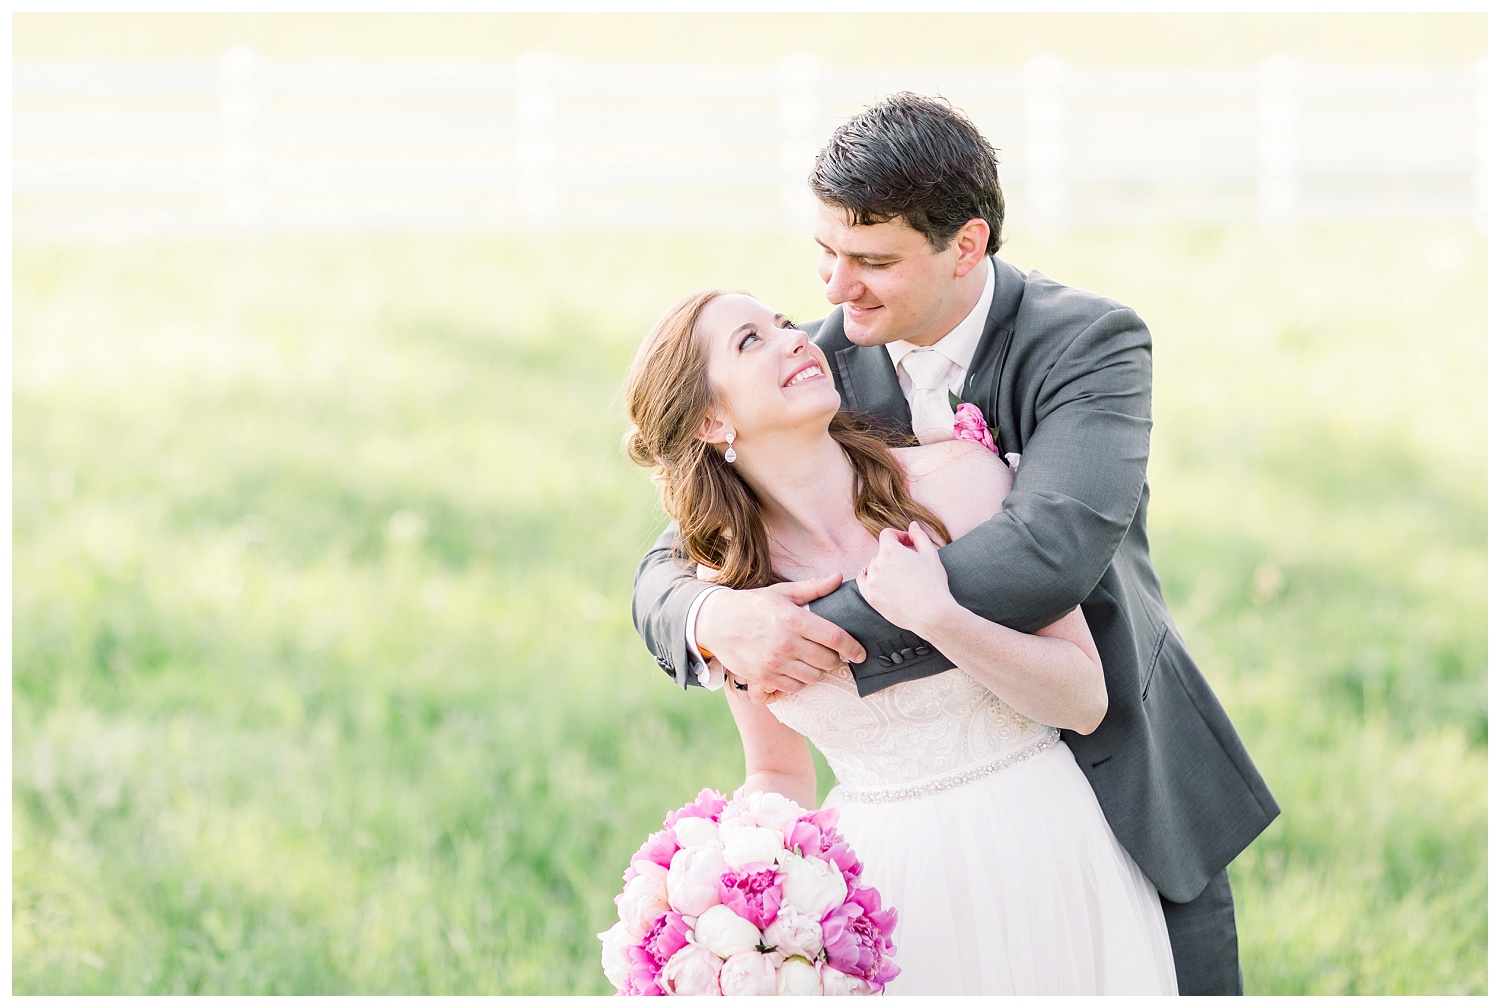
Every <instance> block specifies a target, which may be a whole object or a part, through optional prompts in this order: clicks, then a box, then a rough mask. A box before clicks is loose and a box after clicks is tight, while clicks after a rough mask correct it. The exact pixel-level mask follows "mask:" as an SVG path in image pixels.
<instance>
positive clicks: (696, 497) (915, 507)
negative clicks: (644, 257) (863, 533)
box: [625, 290, 948, 588]
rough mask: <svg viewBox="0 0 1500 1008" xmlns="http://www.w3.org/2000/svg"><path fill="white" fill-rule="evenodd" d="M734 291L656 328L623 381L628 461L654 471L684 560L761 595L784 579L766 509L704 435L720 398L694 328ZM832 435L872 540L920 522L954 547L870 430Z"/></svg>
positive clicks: (842, 422) (682, 304) (831, 428)
mask: <svg viewBox="0 0 1500 1008" xmlns="http://www.w3.org/2000/svg"><path fill="white" fill-rule="evenodd" d="M732 293H744V292H742V291H725V290H707V291H699V292H698V293H696V294H691V295H689V296H688V297H686V298H684V299H683V300H681V301H679V302H678V303H677V304H676V305H674V306H673V307H672V308H671V309H670V310H669V311H668V312H667V313H666V314H665V315H663V316H662V317H661V319H660V320H659V321H658V322H657V323H656V325H654V326H652V327H651V331H650V332H649V333H647V335H646V339H645V340H644V341H643V342H642V343H641V345H640V347H639V349H637V350H636V354H635V360H634V361H632V362H631V365H630V374H629V376H628V377H627V378H626V381H625V410H626V415H627V417H628V418H629V420H630V423H631V427H630V430H629V431H627V432H626V434H625V453H626V454H627V455H628V456H630V460H631V461H632V462H634V463H636V464H637V465H639V466H644V467H645V468H647V469H650V470H651V471H652V474H651V475H652V480H653V481H654V482H655V483H656V484H657V486H659V487H660V488H661V503H662V507H663V508H665V509H666V512H667V514H668V515H670V516H671V517H672V518H673V519H674V520H675V521H676V522H677V526H678V534H679V539H680V544H681V546H680V548H681V550H682V552H683V554H684V555H685V556H686V558H687V559H688V560H689V561H691V562H693V563H695V564H703V565H704V566H706V567H712V568H713V569H715V570H717V571H718V572H719V573H718V575H717V577H715V579H714V580H715V581H717V582H718V583H719V584H724V585H728V586H730V587H731V588H759V587H762V586H764V585H768V584H773V583H775V582H778V581H785V580H786V578H784V577H782V576H781V575H780V574H778V573H777V572H776V570H775V569H774V568H773V567H772V565H771V548H770V543H769V542H768V541H767V538H766V530H765V525H764V524H763V523H762V522H761V516H760V502H759V501H758V500H757V499H756V497H755V492H754V491H753V490H751V489H750V487H749V486H748V485H746V483H745V481H744V480H742V479H741V478H740V476H739V474H738V473H736V472H735V471H734V467H733V466H732V465H730V464H729V463H728V462H725V461H724V456H723V454H722V453H721V452H720V451H719V449H718V446H716V445H712V444H709V443H708V442H706V441H703V440H701V439H700V438H699V437H698V436H697V434H698V431H699V429H700V428H701V427H702V425H703V420H704V418H705V417H707V416H708V415H709V413H710V412H711V411H712V410H713V408H714V407H715V406H716V405H718V397H717V396H716V395H715V393H714V390H713V387H712V385H711V384H710V383H709V380H708V352H707V350H706V348H705V345H704V341H703V340H700V339H698V338H696V337H695V335H694V328H695V327H696V326H697V323H698V317H699V316H700V315H701V314H702V313H703V309H704V308H705V307H707V305H708V304H709V303H710V302H711V301H713V300H714V299H715V298H717V297H720V296H722V295H724V294H732ZM828 433H829V434H830V435H832V436H833V439H834V440H835V441H837V442H838V443H839V444H840V445H841V446H842V447H843V449H844V454H846V455H847V456H848V457H849V461H850V463H851V464H852V465H853V466H854V486H855V500H854V513H855V515H856V516H857V517H858V518H859V522H860V524H861V525H863V526H864V527H865V528H866V529H868V530H869V532H870V534H871V535H876V536H878V535H880V532H881V530H882V529H884V528H898V529H905V528H906V527H907V525H909V524H910V523H911V522H913V521H919V522H921V523H922V524H923V525H925V526H926V527H927V528H928V530H929V531H931V532H932V533H933V534H934V535H936V536H937V538H938V540H939V541H940V542H944V543H945V542H947V541H948V530H947V528H946V527H945V526H944V525H943V523H942V521H941V520H940V519H939V518H938V517H937V515H935V514H933V513H932V511H930V510H929V509H928V508H925V507H923V506H922V505H921V504H918V503H917V502H916V501H915V500H913V499H912V497H911V494H909V493H908V492H907V490H906V474H905V471H904V470H903V469H902V468H901V463H899V462H898V461H896V456H895V455H894V454H892V453H891V449H890V446H889V445H887V444H886V443H885V441H884V440H882V439H881V438H880V436H879V435H878V434H876V433H875V431H874V430H873V429H872V428H871V426H870V425H869V424H868V423H866V422H864V421H862V420H861V419H859V418H858V417H857V416H855V415H854V414H851V413H846V412H844V411H842V410H840V411H839V412H838V413H836V414H835V415H834V417H833V420H832V421H831V422H830V423H829V425H828Z"/></svg>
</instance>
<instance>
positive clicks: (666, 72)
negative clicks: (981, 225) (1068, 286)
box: [12, 48, 1487, 235]
mask: <svg viewBox="0 0 1500 1008" xmlns="http://www.w3.org/2000/svg"><path fill="white" fill-rule="evenodd" d="M1485 87H1486V84H1485V69H1484V66H1483V64H1399V65H1386V66H1346V65H1318V64H1309V63H1299V62H1296V61H1294V60H1292V59H1291V58H1289V57H1285V56H1277V57H1273V58H1271V59H1268V60H1266V61H1264V62H1262V63H1260V64H1258V65H1249V64H1244V65H1219V66H1158V67H1152V66H1139V67H1124V66H1120V67H1099V66H1082V65H1069V64H1066V63H1063V62H1062V61H1060V60H1058V59H1055V58H1052V57H1039V58H1037V59H1034V60H1032V61H1031V62H1029V63H1027V64H1024V65H1019V66H1008V67H997V68H992V69H973V68H965V69H957V70H943V69H934V68H930V67H926V68H924V67H908V68H890V67H878V68H877V67H868V66H867V67H845V66H834V65H829V64H824V63H820V62H819V61H817V60H815V59H814V58H812V57H810V56H807V55H797V56H792V57H789V58H787V59H786V60H783V61H782V62H780V63H779V64H775V65H767V66H710V65H671V66H667V65H627V64H601V63H578V62H567V61H563V60H560V59H558V58H557V57H556V56H554V55H552V54H550V53H547V52H541V51H538V52H531V53H527V54H525V55H524V56H522V57H521V58H519V59H517V60H514V61H511V62H506V63H441V64H436V63H435V64H418V63H408V64H396V63H331V62H322V63H314V62H290V61H288V62H281V61H274V60H269V59H265V58H263V57H261V56H260V55H259V54H258V53H256V52H255V51H253V50H250V49H245V48H236V49H232V50H230V51H228V52H226V53H225V54H224V55H223V57H222V58H221V59H219V60H218V61H217V62H209V61H204V62H177V63H165V62H161V63H105V62H88V63H83V62H35V61H32V62H26V61H20V62H16V63H14V64H13V70H12V101H13V127H12V129H13V132H12V136H13V146H12V151H13V157H12V180H13V181H12V186H13V201H12V204H13V221H14V226H15V230H16V233H17V234H20V235H28V234H30V235H50V234H68V233H81V234H98V233H133V232H149V233H160V232H174V231H202V230H217V229H224V228H238V229H250V230H270V231H307V230H323V229H334V230H343V229H397V230H400V229H413V228H415V229H425V230H434V229H435V230H443V229H452V230H498V231H512V230H528V229H537V228H555V229H556V228H560V229H580V228H590V229H598V228H606V229H616V228H618V229H630V230H640V229H655V230H660V229H684V228H708V229H712V230H715V231H765V230H779V229H792V230H796V231H798V232H800V231H801V230H802V229H803V228H805V226H806V225H805V222H806V219H807V214H808V211H809V208H810V197H809V196H808V194H807V192H806V188H805V178H806V175H807V172H808V169H809V168H810V166H811V163H812V160H813V157H814V156H815V154H816V152H817V149H818V146H819V145H820V144H821V143H822V141H823V140H824V139H826V138H827V136H828V135H829V134H830V133H831V132H832V130H833V129H834V127H835V126H837V125H838V123H839V122H841V121H842V120H843V119H844V118H846V117H847V116H848V115H850V114H852V113H853V112H855V111H857V110H858V109H859V108H860V107H862V106H863V105H865V104H867V103H868V102H871V101H873V100H875V99H877V98H879V97H880V96H882V95H884V94H888V93H890V92H892V91H896V90H903V89H906V90H914V91H918V92H922V93H928V94H942V95H944V96H946V97H947V98H949V99H950V100H952V101H953V103H954V104H955V105H957V106H958V107H960V108H962V109H964V110H965V111H966V112H967V113H968V114H969V115H970V116H971V117H972V118H973V119H974V121H975V122H976V124H977V125H978V126H979V127H980V129H981V130H983V131H984V133H985V134H986V135H987V136H988V137H989V138H990V139H991V140H992V141H993V142H994V143H995V144H996V146H997V147H998V148H999V150H1000V155H1001V182H1002V184H1003V185H1004V187H1005V190H1006V194H1007V202H1008V204H1009V205H1010V206H1011V207H1012V208H1013V209H1012V215H1013V219H1014V220H1016V221H1018V222H1024V224H1025V226H1028V227H1033V228H1038V229H1066V228H1069V227H1078V226H1091V225H1098V224H1109V223H1115V222H1120V221H1149V220H1160V219H1177V220H1189V221H1204V222H1218V221H1228V220H1235V219H1257V220H1259V221H1260V222H1261V223H1262V225H1263V226H1265V227H1267V228H1270V229H1284V228H1288V227H1293V226H1295V225H1296V223H1297V222H1299V221H1305V220H1327V219H1337V218H1361V217H1365V218H1375V219H1392V218H1399V217H1433V218H1464V217H1467V218H1472V219H1473V220H1475V221H1476V222H1478V223H1479V224H1480V225H1481V226H1483V224H1484V221H1485V212H1486V199H1487V193H1486V189H1485V186H1486V177H1487V166H1486V165H1485V163H1484V159H1485V151H1486V110H1485V106H1484V102H1485Z"/></svg>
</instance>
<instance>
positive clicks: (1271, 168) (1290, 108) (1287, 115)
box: [1255, 53, 1298, 235]
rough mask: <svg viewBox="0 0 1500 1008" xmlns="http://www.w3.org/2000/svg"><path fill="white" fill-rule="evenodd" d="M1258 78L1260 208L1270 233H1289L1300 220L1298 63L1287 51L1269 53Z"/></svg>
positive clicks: (1257, 193) (1257, 191) (1257, 195)
mask: <svg viewBox="0 0 1500 1008" xmlns="http://www.w3.org/2000/svg"><path fill="white" fill-rule="evenodd" d="M1257 79H1258V84H1259V91H1258V104H1259V121H1260V131H1259V134H1258V139H1257V143H1256V175H1255V198H1256V207H1257V210H1258V212H1259V215H1260V223H1261V227H1262V228H1264V229H1265V231H1266V232H1267V233H1268V234H1272V235H1285V234H1286V233H1287V232H1289V231H1290V230H1291V229H1292V227H1293V225H1294V224H1295V223H1296V219H1297V202H1298V185H1297V161H1298V157H1297V119H1298V109H1297V65H1296V63H1295V62H1293V60H1292V57H1290V56H1288V55H1286V54H1285V53H1278V54H1276V55H1274V56H1269V57H1267V58H1266V59H1265V60H1264V61H1263V62H1262V63H1261V64H1260V68H1259V70H1258V71H1257Z"/></svg>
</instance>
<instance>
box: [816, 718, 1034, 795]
mask: <svg viewBox="0 0 1500 1008" xmlns="http://www.w3.org/2000/svg"><path fill="white" fill-rule="evenodd" d="M1059 738H1061V736H1060V735H1059V734H1058V731H1057V729H1056V728H1052V729H1049V730H1048V733H1047V734H1046V735H1043V736H1042V737H1041V738H1039V739H1037V740H1036V741H1035V742H1032V743H1031V744H1030V745H1026V746H1023V747H1022V748H1020V749H1017V750H1016V751H1015V752H1013V753H1011V754H1010V755H1009V756H1004V757H1002V758H1000V759H997V760H992V761H991V762H989V763H981V764H979V765H978V766H972V767H969V768H967V769H965V770H960V771H959V772H958V773H954V774H948V775H947V776H945V777H936V778H933V779H932V780H928V781H923V782H922V783H920V784H908V785H906V786H905V787H890V788H851V787H845V786H844V785H842V784H840V785H839V786H838V787H837V788H836V790H837V792H838V798H840V799H841V800H843V801H850V802H858V803H861V804H866V805H876V804H882V803H884V802H898V801H906V800H907V799H909V798H921V797H923V796H924V795H930V794H937V793H938V792H939V791H947V790H948V789H949V788H956V787H959V786H960V785H963V784H968V783H969V782H970V781H976V780H978V779H979V778H981V777H988V776H989V775H990V774H992V773H996V772H998V771H1000V770H1004V769H1005V768H1006V767H1012V766H1015V765H1016V764H1017V763H1021V762H1024V761H1026V760H1029V759H1031V757H1033V756H1036V755H1037V754H1039V753H1043V752H1046V751H1047V750H1048V749H1051V748H1052V747H1053V746H1054V745H1056V744H1057V741H1058V739H1059Z"/></svg>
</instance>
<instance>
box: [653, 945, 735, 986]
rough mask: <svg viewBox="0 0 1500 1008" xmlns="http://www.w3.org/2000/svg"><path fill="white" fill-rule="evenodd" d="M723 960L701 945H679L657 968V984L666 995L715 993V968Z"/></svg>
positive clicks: (721, 965)
mask: <svg viewBox="0 0 1500 1008" xmlns="http://www.w3.org/2000/svg"><path fill="white" fill-rule="evenodd" d="M723 968H724V964H723V962H721V961H720V959H719V957H718V956H716V955H714V954H713V953H712V952H710V951H709V950H708V949H706V948H704V947H703V946H702V945H694V944H692V943H689V944H687V945H684V946H682V948H680V949H678V950H677V951H676V952H675V953H673V955H672V958H670V959H668V960H667V961H666V962H665V963H664V964H663V965H662V968H661V976H660V977H659V978H658V979H657V981H656V982H657V983H658V984H659V985H660V986H661V989H662V990H664V991H666V992H667V993H668V994H677V995H683V996H693V995H700V994H710V995H717V994H718V993H719V971H720V970H721V969H723Z"/></svg>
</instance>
